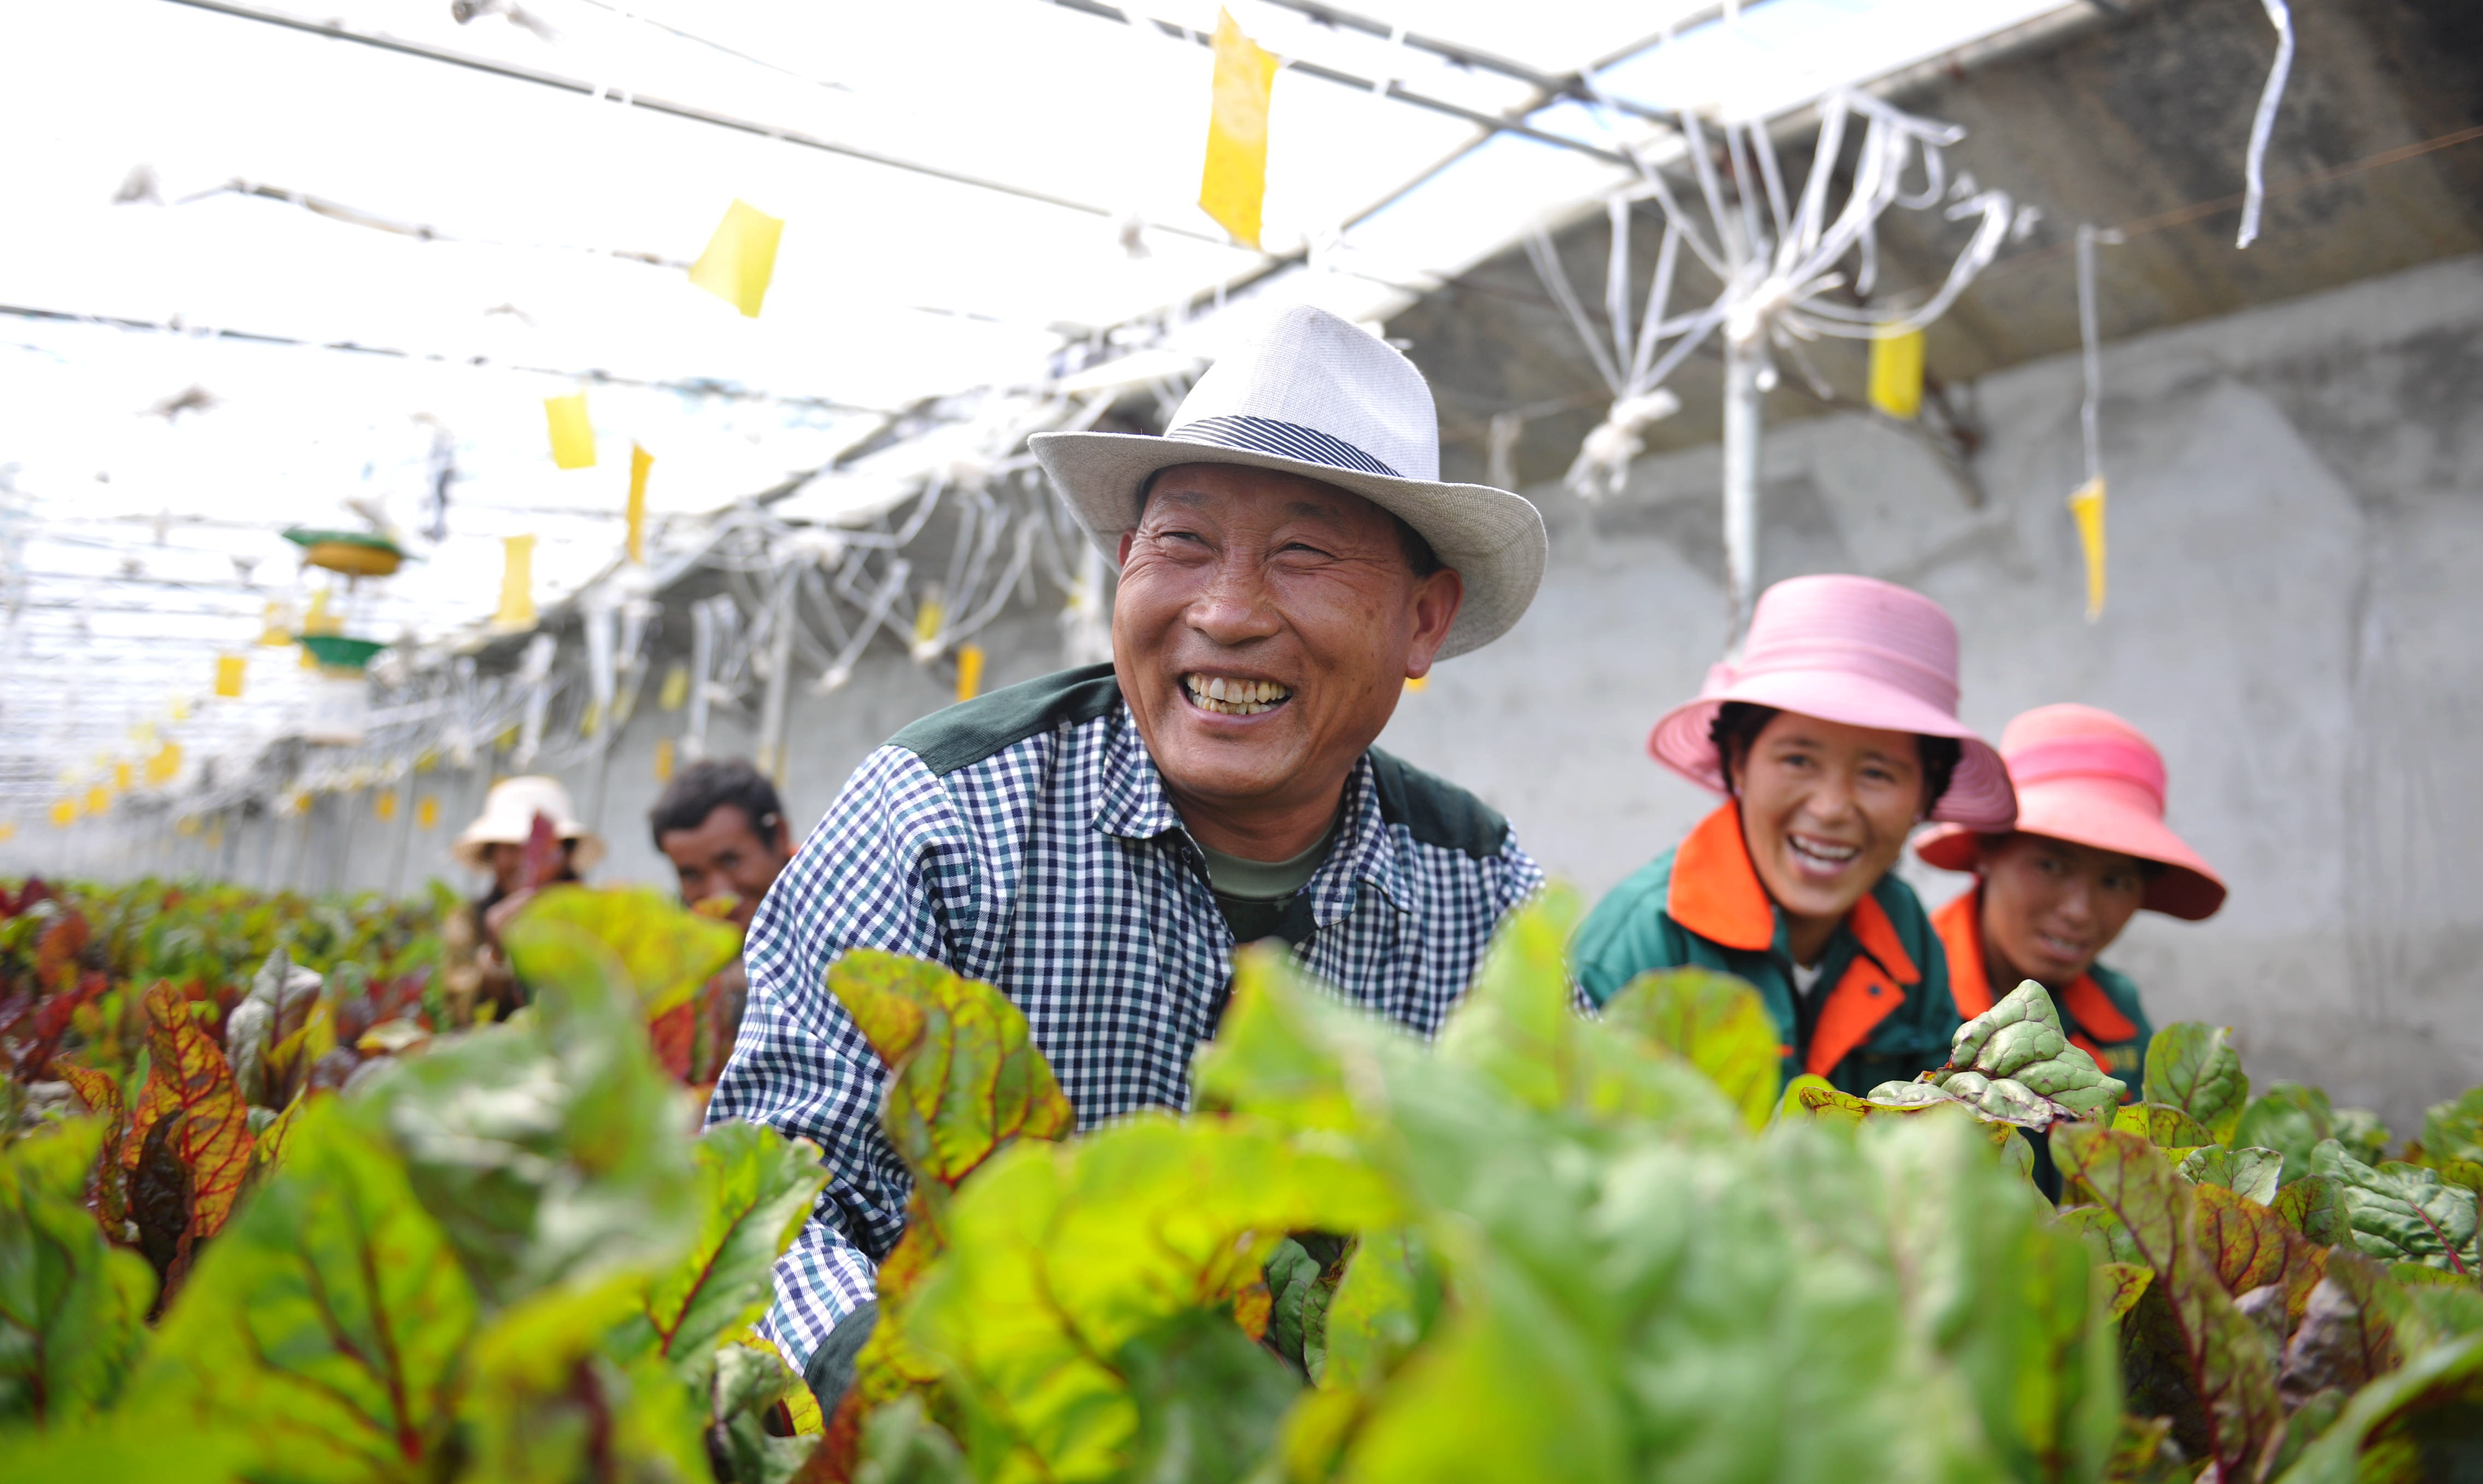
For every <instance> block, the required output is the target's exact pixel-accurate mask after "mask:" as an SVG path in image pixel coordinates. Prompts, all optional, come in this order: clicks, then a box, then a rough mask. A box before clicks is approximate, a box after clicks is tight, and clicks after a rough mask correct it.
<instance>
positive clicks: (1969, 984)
mask: <svg viewBox="0 0 2483 1484" xmlns="http://www.w3.org/2000/svg"><path fill="white" fill-rule="evenodd" d="M1932 926H1933V928H1934V929H1936V931H1937V932H1938V933H1939V937H1940V944H1941V946H1942V947H1943V948H1944V949H1945V950H1946V956H1947V958H1948V986H1949V993H1950V994H1951V995H1953V996H1954V997H1955V998H1956V1000H1957V1013H1958V1014H1959V1015H1961V1016H1963V1017H1965V1018H1966V1019H1968V1020H1971V1019H1973V1018H1974V1017H1976V1016H1978V1015H1981V1014H1982V1013H1983V1012H1985V1011H1986V1010H1989V1009H1990V1008H1991V1006H1992V1004H1993V1002H1994V1001H1995V1000H1996V999H1997V998H1998V996H1997V995H1995V994H1993V993H1992V988H1991V984H1990V981H1989V976H1988V975H1987V974H1985V973H1984V971H1983V888H1981V887H1979V886H1978V887H1976V888H1974V889H1973V890H1971V891H1968V892H1966V893H1965V894H1964V895H1963V896H1961V897H1959V898H1958V899H1957V900H1956V901H1954V902H1951V903H1949V904H1948V905H1947V906H1946V907H1943V908H1941V909H1940V910H1939V911H1938V912H1936V913H1934V914H1932ZM2010 988H2011V989H2016V985H2011V986H2010ZM2052 1004H2053V1008H2055V1009H2057V1010H2059V1011H2060V1012H2061V1028H2062V1029H2063V1030H2066V1031H2068V1032H2069V1040H2070V1041H2071V1042H2072V1043H2074V1044H2075V1045H2077V1046H2079V1047H2084V1048H2085V1050H2086V1053H2087V1054H2088V1055H2089V1056H2092V1057H2094V1058H2095V1059H2096V1066H2098V1067H2101V1068H2102V1069H2103V1070H2104V1072H2105V1073H2107V1074H2108V1075H2111V1076H2116V1077H2119V1078H2121V1079H2122V1080H2123V1082H2126V1083H2128V1084H2129V1091H2128V1092H2126V1093H2124V1094H2123V1095H2122V1101H2123V1102H2136V1101H2137V1100H2139V1097H2140V1087H2141V1085H2142V1084H2143V1083H2144V1081H2145V1080H2146V1076H2147V1043H2148V1042H2149V1040H2151V1039H2152V1038H2153V1037H2154V1035H2155V1032H2154V1029H2153V1028H2152V1027H2151V1026H2149V1024H2148V1023H2147V1012H2146V1011H2145V1010H2144V1009H2142V1008H2140V1006H2139V1003H2138V986H2137V985H2134V984H2132V983H2130V982H2129V979H2128V978H2127V976H2125V975H2123V974H2119V973H2116V972H2114V971H2113V970H2111V969H2109V968H2106V967H2103V966H2102V965H2101V964H2095V965H2090V966H2089V967H2088V968H2087V971H2086V972H2085V973H2083V974H2080V975H2078V976H2077V977H2076V978H2075V979H2072V980H2070V981H2069V987H2068V988H2067V989H2064V990H2062V991H2060V992H2059V993H2058V994H2054V995H2053V996H2052Z"/></svg>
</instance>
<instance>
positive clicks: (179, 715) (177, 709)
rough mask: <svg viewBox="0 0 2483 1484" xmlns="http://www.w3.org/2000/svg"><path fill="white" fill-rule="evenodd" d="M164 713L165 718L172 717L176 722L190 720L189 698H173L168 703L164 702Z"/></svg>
mask: <svg viewBox="0 0 2483 1484" xmlns="http://www.w3.org/2000/svg"><path fill="white" fill-rule="evenodd" d="M164 713H165V714H166V715H167V716H170V717H172V718H173V720H174V721H176V722H186V721H188V720H189V719H190V698H189V697H187V696H175V697H174V698H173V699H172V700H171V701H170V702H166V704H165V706H164Z"/></svg>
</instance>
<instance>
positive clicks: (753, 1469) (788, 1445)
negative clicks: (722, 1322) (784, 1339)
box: [708, 1345, 819, 1484]
mask: <svg viewBox="0 0 2483 1484" xmlns="http://www.w3.org/2000/svg"><path fill="white" fill-rule="evenodd" d="M713 1390H714V1396H715V1405H714V1416H715V1417H716V1418H717V1419H718V1420H717V1421H716V1422H715V1423H714V1424H713V1425H712V1426H710V1427H709V1429H708V1439H709V1440H710V1444H711V1446H712V1448H713V1449H714V1450H715V1451H719V1452H721V1453H722V1454H723V1455H724V1457H725V1459H726V1461H727V1462H728V1463H730V1464H731V1465H732V1469H733V1472H732V1478H733V1480H734V1484H786V1481H787V1480H788V1479H791V1478H793V1477H794V1476H795V1475H796V1474H798V1473H800V1472H801V1471H802V1466H803V1465H804V1464H806V1463H807V1462H809V1460H810V1457H811V1452H812V1450H813V1449H814V1448H815V1447H816V1446H818V1442H819V1440H818V1438H817V1437H816V1436H809V1437H805V1436H800V1435H798V1434H797V1435H796V1436H794V1437H790V1438H777V1437H771V1436H770V1435H769V1434H768V1432H767V1425H766V1415H767V1411H768V1409H770V1408H772V1407H773V1406H775V1404H776V1403H777V1402H778V1401H780V1400H784V1401H788V1402H789V1401H791V1400H793V1399H795V1398H796V1397H806V1396H808V1395H810V1389H809V1388H808V1387H805V1386H804V1385H803V1384H802V1378H801V1377H800V1376H798V1375H796V1374H794V1372H793V1369H792V1367H790V1366H788V1365H786V1364H785V1362H784V1361H783V1359H782V1358H780V1357H779V1356H778V1355H777V1354H776V1347H775V1346H773V1345H759V1346H751V1345H726V1346H725V1347H724V1348H723V1349H721V1350H718V1351H717V1352H716V1354H715V1383H714V1388H713Z"/></svg>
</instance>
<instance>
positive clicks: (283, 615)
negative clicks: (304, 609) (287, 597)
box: [258, 597, 293, 649]
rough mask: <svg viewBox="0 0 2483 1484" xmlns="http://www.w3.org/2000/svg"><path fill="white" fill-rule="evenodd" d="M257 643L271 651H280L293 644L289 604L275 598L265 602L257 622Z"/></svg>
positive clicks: (291, 616) (291, 611)
mask: <svg viewBox="0 0 2483 1484" xmlns="http://www.w3.org/2000/svg"><path fill="white" fill-rule="evenodd" d="M258 642H259V643H260V644H263V645H265V646H267V647H268V648H269V649H282V648H284V647H285V646H286V645H288V644H291V643H292V642H293V610H292V607H291V605H290V604H287V603H282V602H279V601H278V600H277V599H275V598H272V597H271V598H269V599H268V600H267V607H266V610H265V612H264V615H263V617H262V618H261V619H260V620H259V627H258Z"/></svg>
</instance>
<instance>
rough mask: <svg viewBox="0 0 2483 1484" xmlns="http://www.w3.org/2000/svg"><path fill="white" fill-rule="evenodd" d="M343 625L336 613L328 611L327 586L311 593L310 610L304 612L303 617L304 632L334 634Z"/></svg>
mask: <svg viewBox="0 0 2483 1484" xmlns="http://www.w3.org/2000/svg"><path fill="white" fill-rule="evenodd" d="M341 627H343V624H342V623H341V622H340V621H339V620H338V619H336V617H335V616H334V615H333V614H331V613H329V612H328V590H327V589H326V588H321V589H320V590H319V591H318V592H316V593H313V594H311V595H310V611H309V612H308V613H307V614H304V615H303V617H302V632H304V633H306V634H333V633H334V632H336V630H337V629H339V628H341Z"/></svg>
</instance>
